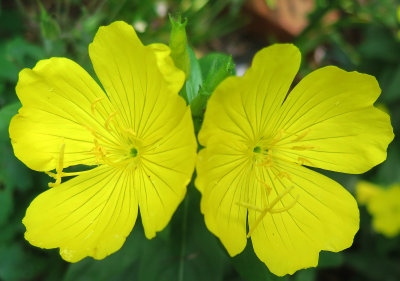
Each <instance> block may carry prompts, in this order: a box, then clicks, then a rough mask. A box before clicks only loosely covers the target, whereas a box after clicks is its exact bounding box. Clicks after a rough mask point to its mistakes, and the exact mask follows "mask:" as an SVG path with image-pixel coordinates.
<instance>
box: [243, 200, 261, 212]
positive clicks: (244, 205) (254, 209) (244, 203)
mask: <svg viewBox="0 0 400 281" xmlns="http://www.w3.org/2000/svg"><path fill="white" fill-rule="evenodd" d="M236 205H239V206H241V207H245V208H247V209H250V210H253V211H256V212H262V211H263V209H261V208H258V207H257V206H254V205H252V204H250V203H246V202H236Z"/></svg>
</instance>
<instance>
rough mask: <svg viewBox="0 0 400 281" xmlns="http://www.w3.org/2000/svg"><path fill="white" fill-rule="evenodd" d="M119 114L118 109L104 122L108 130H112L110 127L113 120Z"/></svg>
mask: <svg viewBox="0 0 400 281" xmlns="http://www.w3.org/2000/svg"><path fill="white" fill-rule="evenodd" d="M115 115H117V111H114V112H113V113H111V114H110V116H108V118H107V120H106V122H105V123H104V127H105V128H106V129H107V131H110V130H111V129H110V128H109V126H110V122H111V120H112V119H113V118H114V117H115Z"/></svg>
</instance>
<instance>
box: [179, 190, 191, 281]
mask: <svg viewBox="0 0 400 281" xmlns="http://www.w3.org/2000/svg"><path fill="white" fill-rule="evenodd" d="M191 186H192V185H189V186H188V188H190V187H191ZM188 191H189V190H188ZM188 210H189V192H187V194H186V197H185V199H184V201H183V222H182V243H181V254H180V260H179V268H178V280H179V281H183V280H184V279H183V275H184V274H183V273H184V269H185V255H186V232H187V217H188Z"/></svg>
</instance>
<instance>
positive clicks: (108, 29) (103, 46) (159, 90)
mask: <svg viewBox="0 0 400 281" xmlns="http://www.w3.org/2000/svg"><path fill="white" fill-rule="evenodd" d="M89 55H90V58H91V60H92V63H93V66H94V70H95V71H96V74H97V76H98V77H99V79H100V81H101V83H102V85H103V87H104V89H105V90H106V92H107V95H108V96H109V97H110V100H111V102H112V104H113V105H114V107H115V108H117V109H118V115H119V116H121V118H122V122H123V125H124V126H125V127H126V128H130V129H132V130H133V131H134V132H135V133H136V134H137V136H138V138H140V139H146V140H147V141H154V138H155V136H154V135H153V133H154V131H155V130H158V133H159V134H160V135H165V134H167V133H168V132H169V131H171V130H172V129H173V128H174V127H175V126H176V125H177V124H178V123H179V121H180V120H181V118H182V116H183V115H184V113H185V111H186V108H185V106H184V105H185V102H184V100H183V99H182V98H181V97H179V96H178V91H179V89H180V88H181V87H182V85H183V82H184V79H185V75H184V73H183V72H182V71H180V70H179V69H177V68H176V67H175V66H174V65H173V64H172V62H171V59H170V58H169V57H168V50H167V47H166V46H162V45H161V44H157V45H151V46H144V45H143V44H142V43H141V42H140V40H139V38H138V37H137V35H136V33H135V31H134V29H133V27H132V26H131V25H128V24H127V23H125V22H121V21H118V22H114V23H112V24H110V25H109V26H103V27H100V29H99V31H98V32H97V34H96V36H95V38H94V40H93V43H91V44H90V45H89ZM167 74H168V75H167ZM166 121H168V122H166ZM161 125H163V126H161ZM149 135H151V137H149ZM150 139H151V140H150Z"/></svg>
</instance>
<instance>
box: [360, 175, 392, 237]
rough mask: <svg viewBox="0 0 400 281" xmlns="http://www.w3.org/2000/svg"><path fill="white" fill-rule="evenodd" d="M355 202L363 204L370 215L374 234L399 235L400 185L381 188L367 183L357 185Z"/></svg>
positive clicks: (362, 182)
mask: <svg viewBox="0 0 400 281" xmlns="http://www.w3.org/2000/svg"><path fill="white" fill-rule="evenodd" d="M356 191H357V200H358V202H359V203H360V204H365V205H366V207H367V210H368V212H369V213H370V214H371V215H372V225H373V227H374V229H375V230H376V232H379V233H382V234H384V235H386V236H387V237H394V236H396V235H398V234H399V233H400V184H398V183H397V184H394V185H391V186H390V187H388V188H383V187H380V186H378V185H374V184H372V183H369V182H365V181H361V182H359V183H358V184H357V187H356Z"/></svg>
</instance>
